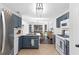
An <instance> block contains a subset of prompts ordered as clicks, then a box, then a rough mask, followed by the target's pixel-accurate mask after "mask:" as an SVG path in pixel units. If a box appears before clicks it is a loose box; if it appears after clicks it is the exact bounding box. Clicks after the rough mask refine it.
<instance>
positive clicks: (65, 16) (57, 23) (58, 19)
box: [56, 12, 69, 28]
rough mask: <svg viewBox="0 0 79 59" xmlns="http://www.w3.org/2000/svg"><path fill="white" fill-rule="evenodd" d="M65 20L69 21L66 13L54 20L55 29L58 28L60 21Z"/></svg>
mask: <svg viewBox="0 0 79 59" xmlns="http://www.w3.org/2000/svg"><path fill="white" fill-rule="evenodd" d="M66 19H69V12H67V13H66V14H64V15H62V16H60V17H58V18H57V19H56V27H57V28H60V23H61V21H63V20H66Z"/></svg>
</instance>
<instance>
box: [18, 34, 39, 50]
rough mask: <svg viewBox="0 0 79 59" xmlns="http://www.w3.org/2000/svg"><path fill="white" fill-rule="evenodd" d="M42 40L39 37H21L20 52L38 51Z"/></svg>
mask: <svg viewBox="0 0 79 59" xmlns="http://www.w3.org/2000/svg"><path fill="white" fill-rule="evenodd" d="M39 44H40V39H39V36H38V35H32V34H28V35H23V36H20V37H19V50H20V49H38V48H39Z"/></svg>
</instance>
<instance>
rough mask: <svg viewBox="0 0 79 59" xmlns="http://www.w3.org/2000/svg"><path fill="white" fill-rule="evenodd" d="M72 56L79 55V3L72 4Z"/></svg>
mask: <svg viewBox="0 0 79 59" xmlns="http://www.w3.org/2000/svg"><path fill="white" fill-rule="evenodd" d="M69 10H70V54H78V55H79V48H77V47H75V45H76V44H79V3H78V4H77V3H74V4H70V9H69Z"/></svg>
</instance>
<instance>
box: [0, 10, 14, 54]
mask: <svg viewBox="0 0 79 59" xmlns="http://www.w3.org/2000/svg"><path fill="white" fill-rule="evenodd" d="M13 50H14V25H13V20H12V13H11V12H9V11H8V10H2V11H0V55H9V54H14V53H13Z"/></svg>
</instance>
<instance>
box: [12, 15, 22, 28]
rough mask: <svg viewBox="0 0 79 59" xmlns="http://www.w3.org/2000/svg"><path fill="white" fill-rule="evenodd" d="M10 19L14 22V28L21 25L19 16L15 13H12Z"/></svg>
mask: <svg viewBox="0 0 79 59" xmlns="http://www.w3.org/2000/svg"><path fill="white" fill-rule="evenodd" d="M12 20H13V23H15V24H14V28H17V27H21V25H22V18H21V17H19V16H17V15H15V14H12Z"/></svg>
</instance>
